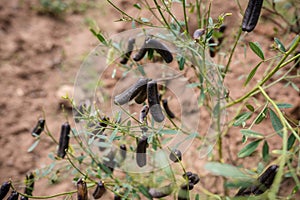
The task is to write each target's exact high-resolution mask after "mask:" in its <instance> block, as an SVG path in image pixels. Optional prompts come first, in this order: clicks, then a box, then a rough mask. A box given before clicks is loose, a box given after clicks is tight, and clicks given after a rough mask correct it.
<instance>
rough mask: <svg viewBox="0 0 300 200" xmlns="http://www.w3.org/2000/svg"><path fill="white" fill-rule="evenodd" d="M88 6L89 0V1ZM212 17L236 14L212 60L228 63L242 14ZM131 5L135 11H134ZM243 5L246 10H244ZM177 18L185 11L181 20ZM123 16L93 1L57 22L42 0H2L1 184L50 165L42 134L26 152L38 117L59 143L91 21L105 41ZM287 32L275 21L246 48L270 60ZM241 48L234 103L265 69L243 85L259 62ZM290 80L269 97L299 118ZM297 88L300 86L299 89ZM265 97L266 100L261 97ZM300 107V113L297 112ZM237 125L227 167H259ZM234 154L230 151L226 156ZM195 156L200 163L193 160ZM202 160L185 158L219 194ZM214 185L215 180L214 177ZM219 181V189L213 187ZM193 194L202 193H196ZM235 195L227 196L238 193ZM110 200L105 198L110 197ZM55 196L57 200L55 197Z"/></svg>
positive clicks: (220, 7) (45, 185)
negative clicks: (244, 151)
mask: <svg viewBox="0 0 300 200" xmlns="http://www.w3.org/2000/svg"><path fill="white" fill-rule="evenodd" d="M84 2H85V1H84ZM212 5H213V6H212V17H213V18H216V17H217V16H218V15H219V14H221V13H225V12H231V13H232V16H230V17H227V18H226V20H225V23H226V24H227V25H228V29H227V31H226V36H227V37H226V38H225V41H224V45H223V46H222V47H221V52H220V54H219V55H218V56H216V57H215V58H214V60H215V61H216V62H218V63H221V64H225V63H226V61H227V59H228V58H227V57H226V58H224V57H223V56H222V54H221V53H222V52H227V51H229V49H230V48H229V47H230V44H232V43H233V40H234V37H233V36H234V35H235V34H236V31H237V27H238V26H239V24H240V22H241V20H242V15H241V14H240V13H239V9H238V7H237V5H236V4H235V2H234V1H217V2H213V4H212ZM119 6H121V8H122V9H125V10H127V11H128V12H130V13H134V12H135V10H134V8H132V7H131V6H130V5H129V3H124V2H121V3H119ZM129 6H130V7H129ZM242 7H243V8H244V7H245V5H242ZM174 12H175V13H176V14H177V13H181V11H180V10H178V9H177V10H175V11H174ZM178 16H180V14H179V15H178ZM120 17H121V15H120V14H119V13H117V12H116V11H115V10H114V9H113V8H112V7H111V6H109V5H108V4H107V3H106V2H105V1H101V0H98V1H93V6H92V7H89V8H88V10H87V11H85V12H79V13H78V12H71V11H68V12H66V13H65V14H64V15H63V16H60V17H53V16H51V15H47V14H44V13H41V12H40V10H39V3H38V0H30V1H26V3H25V1H19V0H12V1H6V2H5V1H1V2H0V38H1V39H0V74H1V78H0V83H1V84H0V91H1V94H2V95H1V98H0V113H1V121H0V145H1V154H0V182H1V183H2V182H4V181H5V180H8V179H12V180H13V182H14V183H15V184H16V187H17V189H20V190H23V189H22V186H23V185H24V184H23V183H22V181H23V179H24V177H25V174H26V173H28V172H30V171H32V170H34V169H36V168H40V167H44V166H47V165H48V164H49V163H51V160H50V158H49V157H48V154H49V152H51V151H52V152H55V150H56V147H55V145H54V144H53V142H52V141H51V140H50V139H49V138H47V137H42V139H41V142H40V144H39V145H38V147H37V148H36V149H35V150H34V151H33V152H31V153H27V149H28V148H29V147H30V146H31V144H32V143H33V142H34V138H33V137H31V134H30V132H31V130H32V128H33V127H34V126H35V124H36V121H37V119H38V118H39V117H41V116H46V120H47V126H48V128H49V130H50V131H51V132H52V133H53V134H54V136H55V137H56V138H58V137H59V131H60V126H61V124H62V123H63V122H65V121H66V120H67V119H68V121H70V123H71V125H73V123H74V122H73V119H72V118H71V117H72V115H71V112H70V110H68V108H66V114H64V113H63V112H62V109H61V105H62V103H63V101H62V100H61V98H60V96H58V95H57V93H58V91H60V90H62V87H63V86H66V85H67V86H73V83H74V80H75V78H76V73H77V71H78V70H79V67H80V64H81V63H82V61H83V58H84V57H85V56H86V55H87V53H89V52H90V51H91V50H92V49H93V48H94V47H95V46H96V45H97V44H98V40H97V39H96V38H95V37H94V36H93V35H92V34H91V32H90V31H89V27H88V25H87V21H88V20H89V19H95V21H96V23H97V24H98V26H99V28H100V29H101V30H103V32H104V33H106V34H105V35H106V36H110V35H111V34H114V33H117V32H120V31H122V30H127V29H130V26H131V25H130V24H126V23H121V22H114V21H115V20H118V19H119V18H120ZM191 21H192V22H191V26H190V29H191V30H195V29H196V28H197V27H196V25H195V24H196V22H195V20H193V19H191ZM280 34H282V33H280V32H278V33H276V32H274V31H273V24H271V23H260V24H259V25H258V26H257V28H256V30H255V31H254V32H252V33H249V34H245V35H243V39H242V43H241V44H247V43H248V42H249V41H258V42H259V43H260V44H261V46H262V48H263V50H264V51H265V52H266V55H265V56H266V57H270V56H272V55H274V52H272V51H269V49H270V46H271V45H272V43H273V42H272V38H273V37H281V36H282V35H280ZM293 37H294V35H292V34H291V35H288V36H285V38H283V39H282V40H283V41H284V42H285V43H286V44H288V43H289V42H291V38H293ZM243 48H244V47H243V46H242V45H239V46H238V49H237V51H236V52H237V53H235V54H234V57H233V62H232V68H231V70H230V72H229V74H228V76H227V79H226V80H225V85H226V87H227V88H228V90H229V91H230V97H231V98H233V99H235V98H237V97H239V96H241V95H242V94H244V93H245V92H246V91H248V90H249V89H251V86H253V85H254V84H255V82H256V81H257V80H259V78H260V77H261V75H262V73H263V72H264V69H266V67H267V66H266V65H264V66H262V67H261V68H260V70H259V73H257V75H256V76H255V77H254V79H253V80H252V82H251V84H250V85H249V86H247V87H241V86H242V85H243V82H244V80H245V77H244V78H242V79H240V77H241V75H245V74H246V75H247V74H248V73H249V72H250V71H251V69H252V67H253V66H255V64H257V63H258V57H257V56H256V55H255V54H254V53H252V52H251V51H250V50H249V48H248V49H247V57H246V58H247V59H245V58H244V49H243ZM284 84H285V83H278V84H277V86H276V89H275V88H274V89H273V88H272V90H269V91H268V93H269V95H270V96H271V97H272V98H274V99H275V100H276V101H278V102H285V103H291V104H293V105H294V107H295V109H294V110H293V109H289V110H287V111H286V112H287V113H288V114H289V113H291V114H294V115H295V117H297V119H298V120H299V106H300V98H299V93H297V92H296V91H295V90H293V89H290V87H289V89H286V88H284ZM299 84H300V83H299V82H298V86H300V85H299ZM260 99H262V98H260ZM297 108H298V111H297ZM234 112H235V110H232V109H230V110H228V119H231V117H232V116H233V114H234ZM239 129H240V128H232V129H230V130H229V132H228V134H227V135H226V137H225V139H224V144H223V145H224V148H223V151H224V154H226V156H225V158H224V159H225V160H224V161H225V162H226V163H229V164H233V165H243V166H245V167H246V168H249V169H253V168H256V166H257V162H259V160H258V159H256V160H255V158H254V157H249V158H246V159H238V158H237V156H236V155H237V152H238V151H239V150H240V149H241V148H242V147H243V146H244V145H243V144H242V142H241V139H242V137H241V135H240V132H239ZM257 130H258V131H260V132H263V133H272V132H274V131H273V129H272V127H271V125H270V123H269V125H266V126H264V127H258V128H257ZM279 146H280V143H278V141H272V140H271V141H270V150H273V149H275V148H276V147H279ZM229 151H230V152H231V153H230V155H229ZM185 156H187V157H189V158H190V159H191V160H194V159H195V157H196V156H197V154H196V153H195V154H193V153H191V152H190V153H188V154H187V155H185ZM196 159H198V158H196ZM203 163H205V161H204V160H200V161H199V162H190V161H186V166H187V169H188V170H190V171H194V172H198V173H199V174H200V176H201V177H202V179H201V184H203V186H204V187H205V188H208V189H209V190H211V192H220V191H221V189H222V184H220V183H222V182H220V179H219V178H216V179H215V181H207V180H208V179H209V177H206V175H207V174H208V172H206V171H204V168H203V165H202V164H203ZM210 180H211V176H210ZM70 181H71V179H70V178H67V180H66V181H63V182H61V183H59V184H50V183H49V182H47V181H46V180H40V181H39V182H38V184H36V189H35V192H34V194H35V195H49V194H55V193H58V192H63V191H69V190H73V189H75V186H74V185H72V184H70ZM216 183H218V185H217V186H216ZM288 184H289V182H288V181H287V183H286V187H284V189H283V190H284V191H285V192H291V190H292V188H291V187H290V186H289V185H288ZM196 191H199V190H198V189H196ZM234 192H235V190H232V191H231V192H230V193H231V194H234ZM107 198H108V197H107ZM57 199H58V198H57Z"/></svg>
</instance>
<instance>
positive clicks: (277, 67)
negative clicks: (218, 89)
mask: <svg viewBox="0 0 300 200" xmlns="http://www.w3.org/2000/svg"><path fill="white" fill-rule="evenodd" d="M299 42H300V36H299V35H298V36H297V38H296V41H295V42H294V44H293V46H291V48H290V49H289V50H288V51H287V52H286V53H285V54H284V56H283V57H282V58H281V60H280V61H279V63H278V64H277V65H276V67H274V68H273V70H271V71H270V72H269V73H268V74H267V75H266V76H265V77H264V78H263V79H262V80H261V81H260V82H259V83H258V84H257V85H256V86H255V87H254V88H253V89H252V90H251V91H249V92H248V93H247V94H245V95H244V96H242V97H240V98H238V99H237V100H235V101H232V102H230V103H228V104H227V105H226V107H227V108H228V107H231V106H233V105H235V104H237V103H240V102H242V101H244V100H245V99H247V98H248V97H250V96H252V95H253V93H255V92H256V91H257V90H259V87H261V86H262V85H263V84H265V83H266V82H267V81H268V80H269V79H270V78H271V77H272V76H273V75H274V74H275V73H276V72H277V71H278V70H280V69H281V68H283V67H285V66H286V65H287V64H288V63H290V62H292V61H293V60H295V59H297V58H298V57H300V54H298V55H297V56H294V57H293V58H291V59H289V60H288V61H286V62H284V61H285V60H286V59H287V57H288V56H289V55H290V54H291V53H292V52H293V51H294V50H295V49H296V48H297V46H298V44H299Z"/></svg>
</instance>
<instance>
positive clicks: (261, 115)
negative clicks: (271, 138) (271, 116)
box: [254, 108, 268, 124]
mask: <svg viewBox="0 0 300 200" xmlns="http://www.w3.org/2000/svg"><path fill="white" fill-rule="evenodd" d="M267 111H268V108H265V109H263V110H262V111H261V112H260V113H259V114H258V117H257V118H256V119H255V122H254V123H255V124H259V123H261V122H262V121H263V120H264V119H265V118H266V116H267Z"/></svg>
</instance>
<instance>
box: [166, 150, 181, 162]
mask: <svg viewBox="0 0 300 200" xmlns="http://www.w3.org/2000/svg"><path fill="white" fill-rule="evenodd" d="M169 158H170V160H172V161H173V162H179V161H181V159H182V154H181V151H180V150H178V149H174V150H172V151H171V153H170V155H169Z"/></svg>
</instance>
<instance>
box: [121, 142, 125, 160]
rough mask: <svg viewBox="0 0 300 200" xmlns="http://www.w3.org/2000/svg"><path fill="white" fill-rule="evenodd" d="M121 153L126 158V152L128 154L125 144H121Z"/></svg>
mask: <svg viewBox="0 0 300 200" xmlns="http://www.w3.org/2000/svg"><path fill="white" fill-rule="evenodd" d="M120 154H121V157H122V159H123V160H125V159H126V154H127V148H126V145H125V144H121V145H120Z"/></svg>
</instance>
